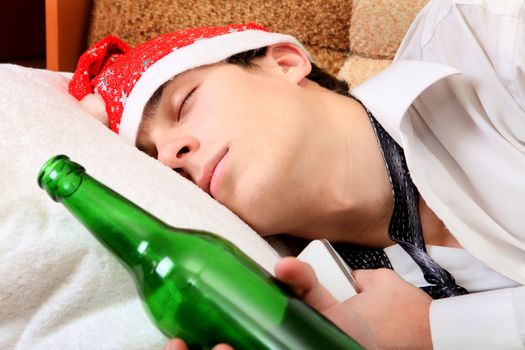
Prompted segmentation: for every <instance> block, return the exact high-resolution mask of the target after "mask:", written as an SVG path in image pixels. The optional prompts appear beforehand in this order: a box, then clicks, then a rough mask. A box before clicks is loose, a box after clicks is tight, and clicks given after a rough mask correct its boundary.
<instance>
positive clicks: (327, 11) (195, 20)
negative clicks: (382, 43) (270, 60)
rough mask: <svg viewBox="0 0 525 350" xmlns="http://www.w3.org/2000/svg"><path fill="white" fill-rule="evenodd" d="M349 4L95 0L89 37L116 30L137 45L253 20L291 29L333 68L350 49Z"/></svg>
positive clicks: (333, 0) (320, 0) (329, 0)
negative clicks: (183, 31)
mask: <svg viewBox="0 0 525 350" xmlns="http://www.w3.org/2000/svg"><path fill="white" fill-rule="evenodd" d="M351 10H352V1H351V0H347V1H340V0H312V1H300V0H266V1H262V0H243V1H232V0H194V1H188V0H175V1H174V0H94V2H93V11H92V17H91V21H90V30H89V37H88V42H89V44H92V43H94V42H95V41H97V40H99V39H101V38H102V37H104V36H106V35H109V34H113V35H116V36H118V37H120V38H121V39H123V40H124V41H126V42H127V43H129V44H131V45H132V46H135V45H136V44H138V43H140V42H142V41H145V40H147V39H150V38H152V37H154V36H157V35H159V34H162V33H165V32H169V31H174V30H178V29H183V28H188V27H199V26H208V25H210V26H213V25H226V24H231V23H243V22H251V21H253V22H257V23H260V24H262V25H263V26H265V27H266V28H268V29H269V30H271V31H277V32H282V33H289V34H292V35H293V36H295V37H296V38H297V39H299V41H301V42H302V43H303V44H304V45H305V46H306V47H307V48H308V49H309V50H310V51H311V53H312V55H313V56H314V58H315V61H316V62H317V63H319V65H320V66H321V67H323V68H325V69H327V70H329V71H330V72H331V73H334V74H335V73H337V72H338V71H339V68H340V67H341V66H342V65H343V62H344V60H345V58H346V55H347V53H348V45H349V43H348V31H349V26H350V17H351Z"/></svg>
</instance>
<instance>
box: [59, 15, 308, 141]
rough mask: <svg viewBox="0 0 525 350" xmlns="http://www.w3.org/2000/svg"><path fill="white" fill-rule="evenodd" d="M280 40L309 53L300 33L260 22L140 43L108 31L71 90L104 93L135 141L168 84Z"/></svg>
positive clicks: (83, 60)
mask: <svg viewBox="0 0 525 350" xmlns="http://www.w3.org/2000/svg"><path fill="white" fill-rule="evenodd" d="M277 43H292V44H294V45H296V46H298V47H299V48H301V49H302V50H303V51H304V52H305V53H307V54H308V52H307V50H306V49H305V48H304V47H303V46H302V45H301V43H300V42H299V41H298V40H297V39H295V38H294V37H292V36H289V35H285V34H279V33H270V32H269V31H268V30H266V29H265V28H264V27H262V26H260V25H258V24H256V23H248V24H238V25H229V26H225V27H202V28H193V29H186V30H180V31H176V32H172V33H167V34H163V35H160V36H158V37H156V38H154V39H152V40H149V41H147V42H145V43H142V44H140V45H138V46H136V47H135V48H130V47H129V46H128V45H127V44H125V43H124V42H122V41H121V40H120V39H119V38H117V37H115V36H108V37H105V38H104V39H102V40H101V41H99V42H97V43H96V44H94V45H93V46H91V47H90V48H89V49H88V50H87V51H86V52H85V53H84V54H83V55H82V56H81V57H80V59H79V61H78V65H77V69H76V70H75V73H74V75H73V77H72V79H71V82H70V83H69V93H70V94H71V95H73V96H74V97H76V98H77V99H78V100H81V99H82V98H84V97H85V96H86V95H87V94H90V93H98V94H99V95H100V96H102V99H103V100H104V102H105V105H106V112H107V115H108V121H109V127H110V128H111V130H113V131H115V132H116V133H118V134H120V135H121V136H123V137H124V139H125V140H126V141H128V142H129V143H131V144H135V139H136V137H137V132H138V128H139V125H140V121H141V119H142V113H143V110H144V107H145V105H146V103H147V102H148V100H149V99H150V97H151V96H152V95H153V93H154V92H155V91H156V90H157V89H158V88H159V87H160V86H161V85H162V84H164V83H165V82H167V81H168V80H170V79H171V78H173V77H174V76H176V75H177V74H180V73H182V72H185V71H187V70H189V69H192V68H196V67H200V66H203V65H207V64H213V63H218V62H220V61H223V60H225V59H226V58H228V57H230V56H232V55H235V54H237V53H241V52H244V51H248V50H253V49H258V48H261V47H265V46H268V45H272V44H277Z"/></svg>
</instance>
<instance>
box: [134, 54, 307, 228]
mask: <svg viewBox="0 0 525 350" xmlns="http://www.w3.org/2000/svg"><path fill="white" fill-rule="evenodd" d="M267 59H268V60H269V62H265V61H264V60H267ZM262 60H263V61H262V62H260V63H261V68H255V69H246V68H242V67H240V66H237V65H232V64H226V63H221V64H216V65H212V66H206V67H201V68H198V69H194V70H191V71H187V72H185V73H183V74H181V75H179V76H177V77H175V78H174V79H173V80H172V81H171V82H170V83H169V84H168V85H167V87H166V88H165V90H164V92H163V94H162V96H161V98H160V101H159V104H158V106H157V108H156V112H154V113H153V115H152V117H151V118H149V119H146V120H144V121H143V123H142V125H141V131H140V132H139V135H140V136H139V139H138V140H137V146H138V147H139V148H140V149H142V150H144V151H145V152H147V153H148V154H150V155H151V156H153V157H156V158H158V159H159V161H161V162H162V163H164V164H165V165H167V166H169V167H170V168H172V169H174V170H175V171H177V172H179V173H180V174H181V175H183V176H185V177H187V178H188V179H190V180H191V181H193V182H194V183H195V184H197V185H198V186H199V187H200V188H201V189H203V190H204V191H206V192H207V193H209V194H210V195H211V196H212V197H213V198H215V199H216V200H217V201H219V202H220V203H222V204H224V205H226V206H227V207H228V208H230V209H231V210H232V211H233V212H235V213H236V214H237V215H239V216H240V217H241V218H243V219H244V220H245V221H246V222H247V223H248V224H250V225H251V226H252V227H253V228H254V229H256V230H257V231H258V232H259V233H260V234H263V235H265V234H272V233H278V232H286V231H287V230H288V229H289V226H290V225H291V224H292V223H293V220H295V219H294V217H296V216H297V215H300V212H301V208H300V206H299V204H298V203H300V202H301V201H300V198H301V196H302V193H303V191H304V190H305V188H303V187H302V186H303V185H302V183H303V182H304V183H305V186H306V178H305V176H307V173H308V169H310V168H312V167H315V166H316V164H315V160H314V159H312V157H308V152H307V149H306V148H305V146H304V145H305V144H307V141H308V137H309V135H312V134H313V133H315V130H316V128H317V126H316V118H315V116H314V115H313V113H312V108H311V105H312V102H311V97H310V96H309V95H308V93H307V92H306V91H305V89H304V88H303V87H302V86H301V79H300V75H301V74H302V73H301V74H297V73H296V71H293V70H292V69H290V68H284V69H283V67H282V66H281V65H279V64H278V63H275V62H274V61H273V60H272V59H271V58H270V59H269V58H267V57H265V58H263V59H262ZM294 74H295V75H294ZM304 75H306V74H303V76H304ZM303 180H304V181H303Z"/></svg>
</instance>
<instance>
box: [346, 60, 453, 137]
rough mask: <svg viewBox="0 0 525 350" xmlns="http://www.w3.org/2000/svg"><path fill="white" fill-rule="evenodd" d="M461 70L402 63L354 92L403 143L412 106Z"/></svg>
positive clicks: (388, 130)
mask: <svg viewBox="0 0 525 350" xmlns="http://www.w3.org/2000/svg"><path fill="white" fill-rule="evenodd" d="M453 74H460V71H459V70H457V69H455V68H453V67H450V66H446V65H442V64H438V63H432V62H422V61H409V60H402V61H396V62H394V63H392V65H390V66H389V67H388V68H387V69H385V70H384V71H382V72H381V73H379V74H378V75H376V76H374V77H373V78H372V79H370V80H368V81H367V82H365V83H363V84H361V85H359V86H357V87H356V88H355V89H353V90H352V91H351V93H352V95H353V96H354V97H356V98H357V99H358V100H360V101H361V102H362V103H363V104H364V105H365V106H366V107H367V108H368V109H369V110H370V112H371V113H372V114H373V115H374V117H375V118H376V119H377V120H378V121H379V122H380V123H381V125H382V126H383V127H384V128H385V129H386V131H387V132H388V133H389V134H390V135H391V136H392V137H393V138H394V139H395V140H396V141H397V142H398V143H399V142H400V135H399V129H400V126H401V121H402V120H403V116H404V115H405V113H406V111H407V109H408V107H410V105H411V104H412V102H414V100H415V99H416V98H417V97H418V96H419V95H421V93H422V92H423V91H424V90H425V89H427V88H428V87H429V86H431V85H432V84H434V83H435V82H437V81H439V80H441V79H443V78H446V77H448V76H450V75H453Z"/></svg>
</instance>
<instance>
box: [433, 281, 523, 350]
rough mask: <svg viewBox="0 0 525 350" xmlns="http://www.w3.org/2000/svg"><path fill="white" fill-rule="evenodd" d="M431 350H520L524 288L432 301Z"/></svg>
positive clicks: (521, 344) (521, 346) (521, 343)
mask: <svg viewBox="0 0 525 350" xmlns="http://www.w3.org/2000/svg"><path fill="white" fill-rule="evenodd" d="M430 330H431V335H432V344H433V346H434V349H436V350H440V349H447V350H449V349H524V348H525V287H517V288H506V289H499V290H494V291H487V292H481V293H473V294H468V295H463V296H459V297H452V298H447V299H440V300H434V301H433V302H432V304H431V306H430Z"/></svg>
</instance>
